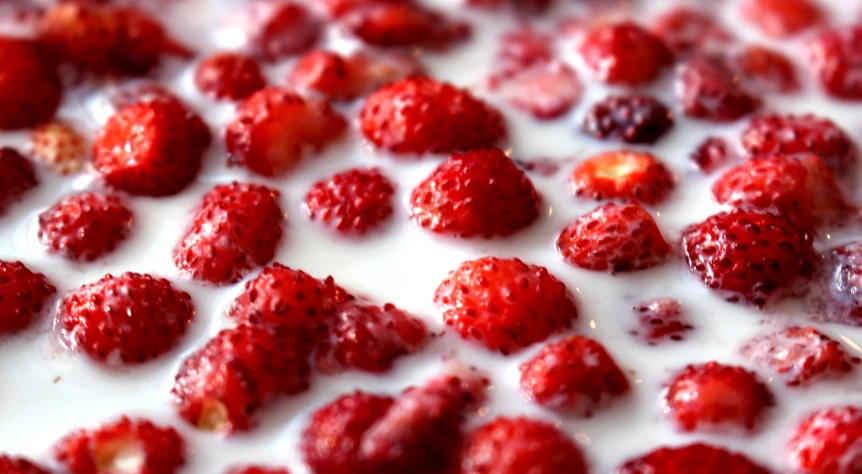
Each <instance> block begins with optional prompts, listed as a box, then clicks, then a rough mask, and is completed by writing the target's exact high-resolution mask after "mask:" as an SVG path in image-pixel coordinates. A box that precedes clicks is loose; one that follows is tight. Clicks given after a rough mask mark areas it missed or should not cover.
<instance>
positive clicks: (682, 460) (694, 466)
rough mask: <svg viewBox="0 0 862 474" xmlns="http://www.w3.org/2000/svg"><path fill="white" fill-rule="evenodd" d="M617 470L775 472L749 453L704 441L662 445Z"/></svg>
mask: <svg viewBox="0 0 862 474" xmlns="http://www.w3.org/2000/svg"><path fill="white" fill-rule="evenodd" d="M616 473H617V474H659V473H661V474H728V473H733V474H771V473H770V471H769V470H768V469H766V468H765V467H762V466H760V465H758V464H757V463H755V462H754V461H752V460H751V459H748V458H747V457H746V456H745V455H743V454H739V453H735V452H733V451H728V450H726V449H724V448H718V447H714V446H710V445H707V444H703V443H695V444H688V445H685V446H674V447H667V448H659V449H656V450H654V451H651V452H649V453H647V454H645V455H643V456H641V457H639V458H636V459H632V460H630V461H628V462H626V463H625V464H624V465H623V466H621V467H620V468H619V469H618V470H617V471H616Z"/></svg>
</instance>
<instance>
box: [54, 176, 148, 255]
mask: <svg viewBox="0 0 862 474" xmlns="http://www.w3.org/2000/svg"><path fill="white" fill-rule="evenodd" d="M132 221H133V215H132V211H131V210H130V209H129V208H128V207H127V206H126V204H125V202H124V201H123V199H121V198H120V197H119V196H116V195H113V194H102V193H94V192H85V193H81V194H74V195H71V196H67V197H65V198H63V199H61V200H60V201H59V202H57V203H56V204H54V205H53V206H51V207H50V208H49V209H48V210H47V211H45V212H43V213H42V214H40V215H39V240H40V241H41V242H42V244H43V245H45V246H46V247H47V248H48V250H49V251H51V252H53V253H57V254H60V255H62V256H64V257H66V258H68V259H70V260H78V261H87V262H88V261H93V260H96V259H97V258H99V257H101V256H103V255H106V254H108V253H110V252H112V251H113V250H114V249H115V248H116V247H117V246H118V245H119V244H120V243H122V242H123V241H124V240H126V237H128V235H129V231H130V230H131V227H132Z"/></svg>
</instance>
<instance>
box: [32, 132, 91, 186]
mask: <svg viewBox="0 0 862 474" xmlns="http://www.w3.org/2000/svg"><path fill="white" fill-rule="evenodd" d="M30 154H31V155H32V156H33V158H35V159H36V160H38V161H40V162H42V163H44V164H46V165H48V167H49V168H51V169H52V170H54V171H56V172H57V173H60V174H64V175H66V174H72V173H76V172H78V171H80V170H81V169H82V168H83V167H84V162H85V160H86V159H87V155H88V152H87V147H86V145H85V141H84V138H83V137H82V136H81V134H80V133H78V131H77V130H75V129H74V128H72V127H71V126H70V125H69V124H67V123H65V122H60V121H54V122H48V123H45V124H42V125H40V126H38V127H36V128H35V129H33V133H32V135H30Z"/></svg>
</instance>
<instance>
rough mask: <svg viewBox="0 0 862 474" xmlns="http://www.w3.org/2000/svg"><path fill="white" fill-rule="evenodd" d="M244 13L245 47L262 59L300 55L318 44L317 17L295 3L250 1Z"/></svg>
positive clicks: (318, 28) (319, 23) (274, 0)
mask: <svg viewBox="0 0 862 474" xmlns="http://www.w3.org/2000/svg"><path fill="white" fill-rule="evenodd" d="M245 13H246V15H245V18H244V20H245V21H246V23H247V25H246V29H247V35H248V37H247V45H246V46H247V49H248V51H249V53H250V54H251V55H252V56H255V57H257V58H260V59H262V60H265V61H277V60H280V59H284V58H287V57H290V56H295V55H297V54H302V53H304V52H305V51H307V50H309V49H311V48H312V47H313V46H314V44H315V43H317V40H318V38H319V37H320V34H321V29H322V24H321V22H320V20H319V19H317V18H316V17H315V16H314V15H312V14H311V12H309V11H308V9H307V8H305V7H304V6H303V5H302V4H300V3H298V2H293V1H289V0H287V1H285V0H265V1H261V2H253V3H249V4H248V8H247V10H246V12H245Z"/></svg>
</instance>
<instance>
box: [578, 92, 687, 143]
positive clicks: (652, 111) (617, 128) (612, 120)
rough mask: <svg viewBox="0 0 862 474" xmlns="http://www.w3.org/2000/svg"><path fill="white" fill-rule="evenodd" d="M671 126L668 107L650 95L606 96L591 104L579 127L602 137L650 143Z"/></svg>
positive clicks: (671, 116)
mask: <svg viewBox="0 0 862 474" xmlns="http://www.w3.org/2000/svg"><path fill="white" fill-rule="evenodd" d="M672 126H673V114H672V113H671V111H670V109H668V108H667V106H665V105H664V104H662V103H661V102H659V101H658V100H657V99H655V98H654V97H651V96H641V95H627V96H608V97H606V98H605V99H604V100H602V101H600V102H597V103H595V104H593V106H592V107H590V109H589V110H588V111H587V114H586V115H585V116H584V122H583V124H582V125H581V128H582V129H583V130H584V131H585V132H586V133H588V134H590V135H592V136H594V137H596V138H599V139H602V140H605V139H615V140H620V141H623V142H626V143H646V144H652V143H655V142H656V141H658V139H659V138H661V137H662V136H664V134H665V133H667V132H668V130H670V128H671V127H672Z"/></svg>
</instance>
